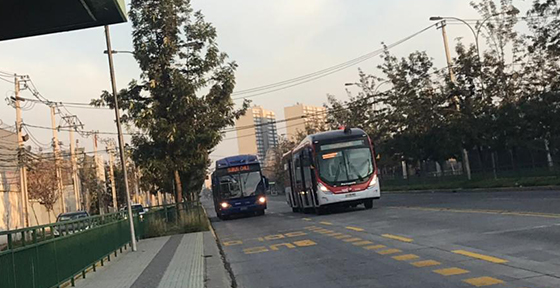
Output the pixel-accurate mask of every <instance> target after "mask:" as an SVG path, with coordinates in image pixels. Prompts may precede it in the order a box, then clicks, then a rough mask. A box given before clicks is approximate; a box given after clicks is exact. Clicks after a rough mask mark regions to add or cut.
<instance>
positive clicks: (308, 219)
mask: <svg viewBox="0 0 560 288" xmlns="http://www.w3.org/2000/svg"><path fill="white" fill-rule="evenodd" d="M301 220H303V221H311V218H301Z"/></svg>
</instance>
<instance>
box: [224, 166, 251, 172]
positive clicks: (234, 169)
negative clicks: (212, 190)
mask: <svg viewBox="0 0 560 288" xmlns="http://www.w3.org/2000/svg"><path fill="white" fill-rule="evenodd" d="M250 170H251V168H249V166H248V165H245V166H236V167H230V168H228V169H227V172H228V173H236V172H243V171H250Z"/></svg>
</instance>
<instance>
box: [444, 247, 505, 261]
mask: <svg viewBox="0 0 560 288" xmlns="http://www.w3.org/2000/svg"><path fill="white" fill-rule="evenodd" d="M451 252H453V253H455V254H460V255H463V256H468V257H472V258H476V259H480V260H484V261H488V262H492V263H496V264H503V263H507V262H508V261H507V260H504V259H500V258H496V257H492V256H487V255H482V254H478V253H474V252H469V251H465V250H455V251H451Z"/></svg>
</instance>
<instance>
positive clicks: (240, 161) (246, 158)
mask: <svg viewBox="0 0 560 288" xmlns="http://www.w3.org/2000/svg"><path fill="white" fill-rule="evenodd" d="M248 164H259V158H258V157H257V156H256V155H237V156H230V157H226V158H222V159H220V160H218V161H216V169H220V168H227V167H234V166H241V165H248Z"/></svg>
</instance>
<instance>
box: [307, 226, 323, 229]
mask: <svg viewBox="0 0 560 288" xmlns="http://www.w3.org/2000/svg"><path fill="white" fill-rule="evenodd" d="M303 228H304V229H307V230H313V229H319V228H320V227H317V226H306V227H303Z"/></svg>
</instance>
